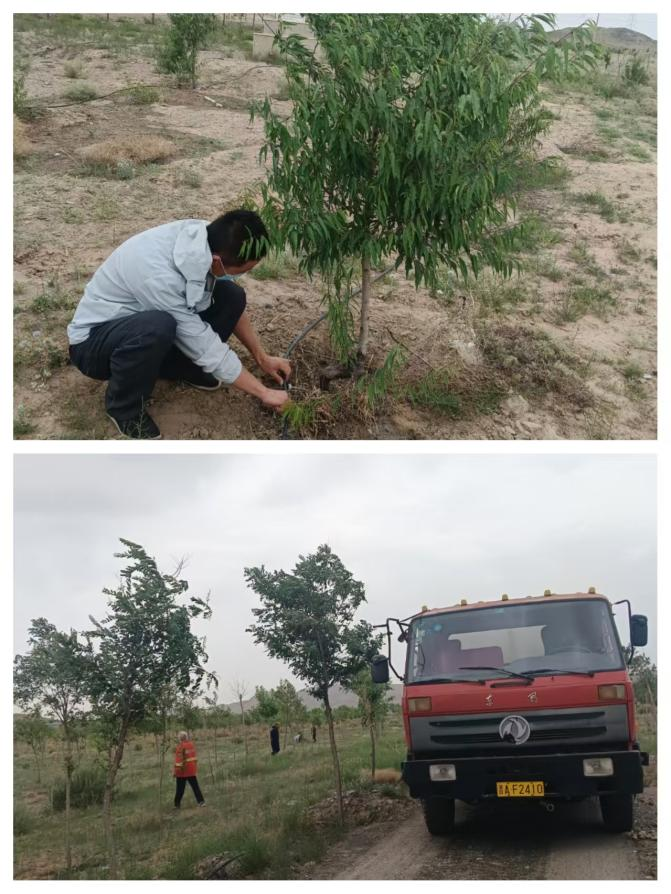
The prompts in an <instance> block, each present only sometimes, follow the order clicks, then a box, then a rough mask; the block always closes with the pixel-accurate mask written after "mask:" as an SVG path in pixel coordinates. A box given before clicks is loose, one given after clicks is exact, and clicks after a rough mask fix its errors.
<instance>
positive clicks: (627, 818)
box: [599, 795, 634, 832]
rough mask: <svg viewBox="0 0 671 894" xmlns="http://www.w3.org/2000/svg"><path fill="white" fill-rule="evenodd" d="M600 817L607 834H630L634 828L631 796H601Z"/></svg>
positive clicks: (632, 798)
mask: <svg viewBox="0 0 671 894" xmlns="http://www.w3.org/2000/svg"><path fill="white" fill-rule="evenodd" d="M599 802H600V804H601V816H602V817H603V823H604V826H605V827H606V829H607V830H608V831H609V832H631V830H632V828H633V826H634V796H633V795H601V796H600V797H599Z"/></svg>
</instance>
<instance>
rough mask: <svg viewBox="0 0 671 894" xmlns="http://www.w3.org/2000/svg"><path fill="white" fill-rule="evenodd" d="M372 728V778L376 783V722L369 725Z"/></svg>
mask: <svg viewBox="0 0 671 894" xmlns="http://www.w3.org/2000/svg"><path fill="white" fill-rule="evenodd" d="M368 726H369V728H370V768H371V778H372V780H373V782H375V721H374V720H373V722H371V723H369V724H368Z"/></svg>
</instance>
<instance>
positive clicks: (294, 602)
mask: <svg viewBox="0 0 671 894" xmlns="http://www.w3.org/2000/svg"><path fill="white" fill-rule="evenodd" d="M245 578H246V580H247V584H248V585H249V587H250V588H251V589H252V590H253V591H254V592H255V593H256V594H257V596H258V597H259V599H260V601H261V607H260V608H253V609H252V613H253V615H254V616H255V618H256V623H254V624H253V625H252V626H251V627H249V628H248V630H249V632H250V633H251V634H252V636H253V637H254V641H255V642H257V643H260V644H262V645H263V646H264V647H265V649H266V651H267V653H268V654H269V655H270V656H271V657H273V658H279V659H280V660H282V661H284V662H285V663H286V664H287V665H288V666H289V667H290V668H291V671H292V673H293V674H294V676H296V677H297V678H298V679H300V680H303V681H304V682H305V684H306V687H307V691H308V692H309V694H310V695H312V696H314V697H315V698H316V699H318V700H319V701H320V702H321V703H322V705H323V706H324V712H325V714H326V722H327V725H328V731H329V742H330V745H331V755H332V758H333V771H334V777H335V785H336V793H337V797H338V808H339V814H340V820H341V822H342V821H344V813H343V800H342V777H341V772H340V761H339V758H338V749H337V746H336V740H335V733H334V728H333V710H332V708H331V703H330V700H329V692H330V690H331V687H332V686H334V685H335V684H337V683H339V684H340V685H341V686H345V687H347V686H349V685H350V683H351V682H352V680H353V679H354V677H355V676H356V674H357V673H358V672H359V671H360V670H361V668H362V667H363V666H364V665H365V664H366V663H367V662H368V660H369V659H370V658H372V656H373V654H374V653H375V651H376V649H378V648H379V643H378V641H377V640H376V638H375V637H374V636H373V634H372V628H371V626H370V624H368V623H367V622H366V621H355V614H356V612H357V609H358V608H359V607H360V606H361V605H362V603H363V602H365V592H364V585H363V584H362V583H361V581H358V580H355V579H354V577H353V576H352V574H351V572H349V571H348V570H347V568H345V566H344V565H343V563H342V562H341V561H340V559H339V558H338V556H336V555H335V553H334V552H333V551H332V550H331V548H330V547H329V546H327V545H326V544H324V545H322V546H320V547H319V548H318V549H317V551H316V552H315V553H313V554H311V555H308V556H300V557H299V559H298V562H297V563H296V566H295V567H294V569H293V571H291V572H287V571H282V570H279V571H267V570H266V569H265V568H264V567H263V566H260V567H256V568H246V569H245Z"/></svg>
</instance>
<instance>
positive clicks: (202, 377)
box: [181, 369, 221, 391]
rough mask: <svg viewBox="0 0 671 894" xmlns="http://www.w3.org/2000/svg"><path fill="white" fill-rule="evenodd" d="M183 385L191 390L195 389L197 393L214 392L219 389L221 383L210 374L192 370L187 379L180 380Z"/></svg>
mask: <svg viewBox="0 0 671 894" xmlns="http://www.w3.org/2000/svg"><path fill="white" fill-rule="evenodd" d="M181 381H182V382H183V383H184V384H185V385H190V386H191V388H197V389H198V390H199V391H216V390H217V388H221V381H220V380H219V379H217V378H215V377H214V376H213V375H212V373H206V372H205V371H204V370H201V369H199V370H194V371H193V372H192V373H189V377H188V379H182V380H181Z"/></svg>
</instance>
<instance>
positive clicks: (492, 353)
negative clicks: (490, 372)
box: [481, 326, 593, 408]
mask: <svg viewBox="0 0 671 894" xmlns="http://www.w3.org/2000/svg"><path fill="white" fill-rule="evenodd" d="M481 339H482V350H483V354H484V356H485V359H486V360H487V361H488V363H489V364H490V365H491V366H493V367H494V368H495V369H496V370H498V371H499V372H500V374H501V375H502V376H505V378H507V380H508V381H509V383H510V384H511V385H512V386H513V387H514V388H515V390H516V391H519V392H521V393H522V394H524V395H525V396H527V397H543V396H545V395H548V394H553V395H556V396H557V397H559V398H561V399H563V400H565V401H566V402H567V403H570V404H572V405H574V406H577V407H579V408H584V407H587V406H590V405H591V403H592V402H593V398H592V395H591V393H590V391H589V389H588V388H587V386H586V385H585V383H584V382H583V380H582V379H581V377H580V376H579V375H578V373H577V372H576V369H575V367H576V366H577V365H578V362H577V360H576V358H574V357H573V356H571V355H570V354H569V353H568V352H567V351H565V350H563V349H562V348H561V347H560V346H559V345H558V344H556V342H554V341H553V340H552V339H551V338H550V337H549V336H548V335H546V334H545V333H543V332H539V331H536V330H532V329H525V328H523V327H521V326H497V327H489V328H486V329H483V330H482V334H481Z"/></svg>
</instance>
